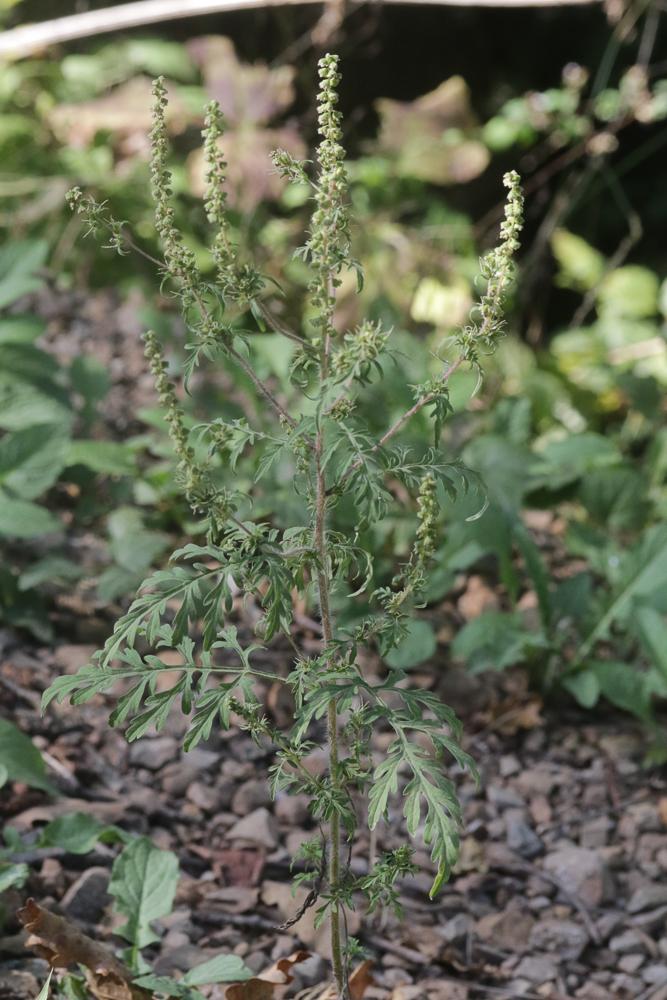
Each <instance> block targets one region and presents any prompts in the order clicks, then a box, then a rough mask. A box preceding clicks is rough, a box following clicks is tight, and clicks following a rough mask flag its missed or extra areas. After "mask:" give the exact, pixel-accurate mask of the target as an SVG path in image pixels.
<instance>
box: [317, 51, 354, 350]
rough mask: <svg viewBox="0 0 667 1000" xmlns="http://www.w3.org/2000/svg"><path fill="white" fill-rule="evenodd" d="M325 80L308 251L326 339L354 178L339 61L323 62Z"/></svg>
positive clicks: (344, 256) (344, 254)
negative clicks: (345, 131) (349, 163)
mask: <svg viewBox="0 0 667 1000" xmlns="http://www.w3.org/2000/svg"><path fill="white" fill-rule="evenodd" d="M319 75H320V90H319V94H318V103H317V108H318V131H319V134H320V136H321V138H322V141H321V142H320V145H319V147H318V150H317V159H318V163H319V168H320V169H319V177H318V182H317V187H316V194H315V203H316V208H315V211H314V212H313V216H312V219H311V231H310V239H309V240H308V250H309V253H310V260H311V263H312V266H313V270H314V272H315V273H314V277H313V280H312V281H311V283H310V293H311V298H312V303H313V306H314V309H315V312H316V314H317V318H316V319H315V320H314V322H315V324H316V325H317V326H319V327H320V328H321V332H322V334H323V335H325V336H328V335H332V334H333V333H334V332H335V331H334V327H333V312H334V306H335V298H334V289H335V288H336V287H337V286H338V285H340V279H339V278H338V274H339V273H340V271H341V269H342V267H343V266H344V265H345V264H347V263H348V261H349V217H348V211H347V207H346V195H347V190H348V179H347V172H346V170H345V150H344V149H343V147H342V145H341V137H342V132H341V113H340V111H338V108H337V104H338V92H337V87H338V84H339V82H340V75H339V73H338V57H337V56H334V55H326V56H324V57H323V58H322V59H321V60H320V63H319Z"/></svg>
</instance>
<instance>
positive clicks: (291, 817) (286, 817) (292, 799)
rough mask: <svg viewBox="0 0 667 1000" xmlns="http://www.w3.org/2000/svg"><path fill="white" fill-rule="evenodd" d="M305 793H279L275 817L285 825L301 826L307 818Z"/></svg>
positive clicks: (306, 797)
mask: <svg viewBox="0 0 667 1000" xmlns="http://www.w3.org/2000/svg"><path fill="white" fill-rule="evenodd" d="M308 802H309V799H308V796H307V795H280V796H279V797H278V798H277V799H276V804H275V806H274V812H275V816H276V819H277V820H279V821H280V822H281V823H285V824H286V825H287V826H290V827H293V826H301V824H302V823H305V821H306V820H307V819H308Z"/></svg>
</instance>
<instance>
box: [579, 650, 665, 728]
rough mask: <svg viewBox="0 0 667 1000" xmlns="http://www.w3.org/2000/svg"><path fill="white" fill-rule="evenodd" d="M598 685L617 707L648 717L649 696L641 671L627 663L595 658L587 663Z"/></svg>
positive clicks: (643, 717) (644, 717)
mask: <svg viewBox="0 0 667 1000" xmlns="http://www.w3.org/2000/svg"><path fill="white" fill-rule="evenodd" d="M588 669H589V670H591V671H592V672H593V673H594V674H595V677H596V678H597V681H598V683H599V685H600V692H601V694H603V695H604V696H605V698H607V699H608V700H609V701H610V702H611V703H612V704H613V705H616V707H617V708H622V709H623V710H624V711H626V712H631V713H632V714H633V715H636V716H637V717H638V718H640V719H648V718H649V717H650V712H651V707H650V698H649V695H648V693H647V689H646V686H645V683H644V677H643V675H642V673H641V671H640V670H639V669H638V668H637V667H634V666H631V665H629V664H627V663H619V662H617V661H614V660H597V661H593V662H591V663H589V664H588Z"/></svg>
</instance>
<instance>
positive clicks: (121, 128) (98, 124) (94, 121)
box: [49, 76, 192, 152]
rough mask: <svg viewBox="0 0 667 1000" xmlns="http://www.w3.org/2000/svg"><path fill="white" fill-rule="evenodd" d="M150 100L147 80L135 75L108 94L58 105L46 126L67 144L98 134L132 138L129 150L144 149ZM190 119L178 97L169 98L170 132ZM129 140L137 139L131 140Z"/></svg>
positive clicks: (80, 143) (87, 140)
mask: <svg viewBox="0 0 667 1000" xmlns="http://www.w3.org/2000/svg"><path fill="white" fill-rule="evenodd" d="M152 103H153V97H152V93H151V81H150V80H149V79H148V77H144V76H137V77H134V79H132V80H128V81H127V83H123V84H121V85H120V86H119V87H114V89H113V90H111V91H110V92H109V93H108V94H105V95H104V96H103V97H98V98H96V99H95V100H92V101H81V102H79V103H77V104H58V105H56V107H54V108H53V110H52V111H51V112H50V114H49V124H50V125H51V127H52V128H53V131H54V132H55V133H56V135H57V136H58V137H59V138H60V139H62V140H63V142H66V143H67V144H68V145H71V146H74V147H76V148H79V149H80V148H82V147H85V146H87V145H89V144H90V143H91V142H92V140H93V139H94V138H95V135H96V133H97V132H100V131H105V132H110V133H111V134H112V136H114V137H115V138H116V139H122V140H123V141H125V142H127V140H128V138H130V139H131V142H130V145H131V147H132V149H131V151H133V152H136V151H138V149H136V148H135V147H136V145H137V142H138V143H139V146H140V147H141V146H146V143H147V142H148V140H147V138H146V137H147V135H148V132H149V131H150V128H151V124H152V118H151V106H152ZM191 118H192V115H190V114H189V113H188V111H187V109H186V108H185V105H184V104H183V101H182V100H180V99H179V98H178V95H177V94H173V93H172V94H170V95H169V106H168V108H167V124H168V127H169V130H170V131H171V132H180V131H182V130H183V128H184V127H185V126H186V125H187V123H188V121H189V120H190V119H191ZM131 137H136V138H134V139H132V138H131Z"/></svg>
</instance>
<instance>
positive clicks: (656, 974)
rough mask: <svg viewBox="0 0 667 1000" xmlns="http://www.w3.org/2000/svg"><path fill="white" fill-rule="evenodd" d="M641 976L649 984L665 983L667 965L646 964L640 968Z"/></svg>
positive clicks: (666, 981)
mask: <svg viewBox="0 0 667 1000" xmlns="http://www.w3.org/2000/svg"><path fill="white" fill-rule="evenodd" d="M641 977H642V979H643V980H644V982H645V983H648V984H649V985H650V986H662V985H663V983H667V965H662V964H660V965H647V966H646V968H645V969H642V972H641Z"/></svg>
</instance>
